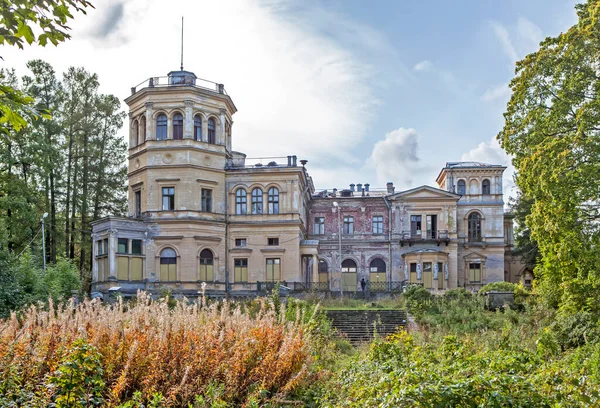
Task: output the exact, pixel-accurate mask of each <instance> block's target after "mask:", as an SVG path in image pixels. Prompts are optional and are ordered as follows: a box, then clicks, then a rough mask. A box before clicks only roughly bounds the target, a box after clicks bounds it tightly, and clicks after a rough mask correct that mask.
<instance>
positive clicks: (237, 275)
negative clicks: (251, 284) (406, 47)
mask: <svg viewBox="0 0 600 408" xmlns="http://www.w3.org/2000/svg"><path fill="white" fill-rule="evenodd" d="M233 265H234V270H233V281H234V282H248V259H246V258H243V259H234V260H233Z"/></svg>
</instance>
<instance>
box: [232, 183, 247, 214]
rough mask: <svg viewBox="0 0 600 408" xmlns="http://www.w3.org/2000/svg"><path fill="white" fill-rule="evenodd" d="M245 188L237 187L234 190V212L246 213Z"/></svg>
mask: <svg viewBox="0 0 600 408" xmlns="http://www.w3.org/2000/svg"><path fill="white" fill-rule="evenodd" d="M247 199H248V198H247V197H246V190H244V189H243V188H238V189H237V191H236V192H235V213H236V214H246V200H247Z"/></svg>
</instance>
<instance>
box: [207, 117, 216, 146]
mask: <svg viewBox="0 0 600 408" xmlns="http://www.w3.org/2000/svg"><path fill="white" fill-rule="evenodd" d="M206 126H207V133H208V135H207V142H208V143H212V144H217V121H216V120H215V118H208V121H207V124H206Z"/></svg>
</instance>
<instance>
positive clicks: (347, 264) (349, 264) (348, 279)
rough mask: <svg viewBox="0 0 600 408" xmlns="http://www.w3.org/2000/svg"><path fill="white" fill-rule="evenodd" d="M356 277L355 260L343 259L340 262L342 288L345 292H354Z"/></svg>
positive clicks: (356, 282)
mask: <svg viewBox="0 0 600 408" xmlns="http://www.w3.org/2000/svg"><path fill="white" fill-rule="evenodd" d="M357 277H358V267H357V266H356V262H355V261H354V260H352V259H344V261H343V262H342V288H343V290H344V291H345V292H356V286H357V284H358V280H357Z"/></svg>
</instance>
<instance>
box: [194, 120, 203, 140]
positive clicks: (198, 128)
mask: <svg viewBox="0 0 600 408" xmlns="http://www.w3.org/2000/svg"><path fill="white" fill-rule="evenodd" d="M194 140H197V141H199V142H201V141H202V116H201V115H194Z"/></svg>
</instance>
